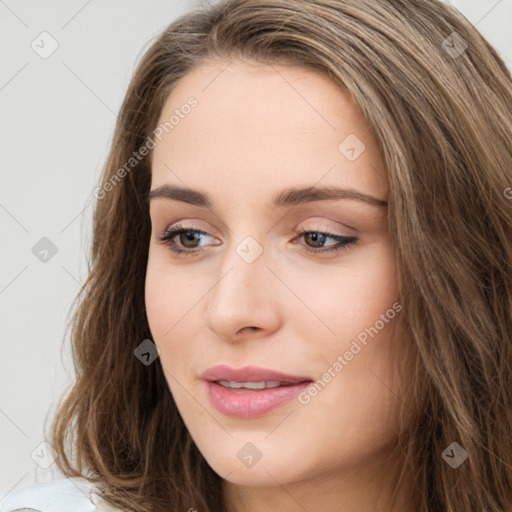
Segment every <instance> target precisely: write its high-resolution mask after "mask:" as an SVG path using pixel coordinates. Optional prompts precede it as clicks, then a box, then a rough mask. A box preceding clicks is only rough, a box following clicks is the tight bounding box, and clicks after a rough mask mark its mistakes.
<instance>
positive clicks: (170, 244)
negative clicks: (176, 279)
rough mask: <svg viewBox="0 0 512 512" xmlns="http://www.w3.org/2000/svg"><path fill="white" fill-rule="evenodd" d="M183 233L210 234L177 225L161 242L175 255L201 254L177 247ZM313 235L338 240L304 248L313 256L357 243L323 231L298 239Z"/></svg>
mask: <svg viewBox="0 0 512 512" xmlns="http://www.w3.org/2000/svg"><path fill="white" fill-rule="evenodd" d="M181 233H197V234H201V235H207V236H210V235H208V233H206V232H204V231H201V230H199V229H192V228H187V227H185V226H182V225H181V224H177V225H176V226H175V227H174V228H173V229H170V230H168V231H165V232H164V234H163V235H162V236H161V237H159V239H160V241H161V242H162V243H164V244H165V245H167V246H168V248H169V250H170V251H172V252H173V253H175V254H181V255H184V256H191V255H194V254H198V253H199V252H201V249H180V248H179V247H177V244H176V242H174V241H173V238H175V237H176V236H177V235H180V234H181ZM312 233H319V234H321V235H325V236H326V237H327V238H333V239H334V240H337V241H338V243H337V244H335V245H334V246H332V247H331V248H329V249H314V248H310V247H304V250H305V251H306V252H309V253H313V254H322V253H330V252H338V251H342V250H348V249H349V248H350V247H351V246H352V245H354V244H355V243H356V242H357V238H356V237H353V236H343V235H336V234H334V233H325V232H323V231H305V230H302V231H298V232H296V234H297V237H298V238H300V237H301V236H303V235H306V234H312Z"/></svg>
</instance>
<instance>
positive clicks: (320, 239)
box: [297, 230, 357, 254]
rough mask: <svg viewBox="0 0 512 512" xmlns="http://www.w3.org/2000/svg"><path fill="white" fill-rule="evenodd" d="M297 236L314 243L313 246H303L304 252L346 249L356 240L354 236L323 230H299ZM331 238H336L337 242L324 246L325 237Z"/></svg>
mask: <svg viewBox="0 0 512 512" xmlns="http://www.w3.org/2000/svg"><path fill="white" fill-rule="evenodd" d="M297 235H298V238H299V239H300V238H302V237H303V238H304V240H307V241H309V242H312V243H313V244H314V246H313V248H311V247H310V246H306V247H304V250H305V251H306V252H311V253H314V254H315V253H317V254H318V253H327V252H338V251H341V250H347V249H348V248H349V247H351V246H352V245H354V244H355V243H356V242H357V238H356V237H355V236H345V235H339V234H335V233H325V232H323V231H305V230H301V231H299V232H298V233H297ZM329 238H331V239H332V240H336V242H337V243H335V244H332V245H331V246H328V248H325V246H324V244H325V241H326V240H327V239H329Z"/></svg>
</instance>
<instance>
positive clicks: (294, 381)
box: [201, 365, 312, 418]
mask: <svg viewBox="0 0 512 512" xmlns="http://www.w3.org/2000/svg"><path fill="white" fill-rule="evenodd" d="M201 378H202V379H204V380H205V381H206V382H205V383H206V390H207V395H208V398H209V400H210V402H211V404H212V405H213V406H214V407H215V408H216V409H217V410H218V411H219V412H221V413H222V414H225V415H227V416H232V417H237V418H252V417H256V416H262V415H264V414H266V413H267V412H269V411H271V410H272V409H274V408H276V407H278V406H279V405H282V404H284V403H285V402H287V401H289V400H291V399H292V398H294V397H295V396H297V394H299V393H300V392H301V391H302V390H303V389H304V388H306V387H307V386H308V385H309V384H310V383H311V382H312V379H311V377H304V376H296V375H289V374H284V373H281V372H276V371H273V370H268V369H265V368H257V367H254V366H245V367H243V368H239V369H235V368H230V367H229V366H225V365H219V366H214V367H212V368H209V369H208V370H206V371H205V372H204V373H203V374H202V375H201ZM218 381H235V382H261V381H274V382H275V381H278V382H280V383H281V385H280V386H279V387H274V388H266V389H257V390H254V389H247V388H239V389H231V388H229V387H225V386H223V385H221V384H219V383H218Z"/></svg>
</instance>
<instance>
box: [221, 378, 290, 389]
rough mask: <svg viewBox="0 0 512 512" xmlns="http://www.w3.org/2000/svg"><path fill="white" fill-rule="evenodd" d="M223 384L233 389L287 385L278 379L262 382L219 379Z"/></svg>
mask: <svg viewBox="0 0 512 512" xmlns="http://www.w3.org/2000/svg"><path fill="white" fill-rule="evenodd" d="M217 382H218V383H219V384H220V385H221V386H224V387H225V388H232V389H240V388H246V389H268V388H278V387H279V386H281V385H286V384H285V383H281V382H280V381H278V380H265V381H261V382H236V381H234V380H218V381H217Z"/></svg>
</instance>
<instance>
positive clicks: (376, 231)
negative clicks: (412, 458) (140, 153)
mask: <svg viewBox="0 0 512 512" xmlns="http://www.w3.org/2000/svg"><path fill="white" fill-rule="evenodd" d="M226 66H227V67H226ZM190 96H194V97H195V98H196V99H197V101H198V104H197V106H196V107H195V108H194V109H193V110H191V112H190V113H189V114H188V115H187V116H185V117H184V118H182V119H180V121H179V123H178V124H176V125H175V126H174V128H173V129H172V131H169V133H168V134H165V135H164V136H163V137H162V140H161V142H159V143H158V144H157V146H156V147H155V149H154V150H153V155H152V181H151V190H152V191H155V190H156V189H158V188H159V187H162V186H164V185H176V186H181V187H185V188H190V189H193V190H197V191H200V192H202V193H204V194H206V195H208V197H209V199H210V201H211V205H210V206H209V207H207V208H205V207H200V206H197V205H192V204H188V203H185V202H181V201H178V200H175V199H170V198H168V197H155V198H153V199H151V201H150V216H151V223H152V235H151V241H150V247H149V257H148V265H147V276H146V291H145V294H146V297H145V299H146V307H147V315H148V321H149V325H150V328H151V333H152V335H153V339H154V342H155V343H156V345H157V346H158V348H159V350H160V362H161V364H162V367H163V369H164V372H165V376H166V379H167V382H168V385H169V388H170V391H171V393H172V395H173V397H174V400H175V402H176V404H177V406H178V409H179V412H180V414H181V416H182V418H183V420H184V422H185V424H186V426H187V428H188V430H189V432H190V434H191V436H192V438H193V439H194V441H195V443H196V445H197V446H198V448H199V450H200V451H201V453H202V455H203V456H204V458H205V459H206V461H207V462H208V464H209V465H210V466H211V467H212V468H213V469H214V470H215V472H216V473H218V474H219V475H220V476H221V477H223V478H224V487H223V490H224V493H225V497H226V502H227V504H228V508H229V510H230V512H234V511H241V510H243V511H247V512H252V511H258V512H262V511H263V512H264V511H267V510H269V511H270V510H280V511H285V512H286V511H296V510H307V511H310V512H313V511H320V510H322V511H331V510H336V511H342V512H343V511H349V510H351V511H352V510H358V511H360V512H365V511H370V510H372V511H385V510H386V511H389V510H390V508H389V498H390V493H391V484H392V476H393V474H394V473H393V472H394V471H396V470H397V469H398V468H399V464H400V461H395V460H394V459H393V460H392V459H390V458H389V451H390V450H391V449H392V448H393V447H394V445H395V443H396V438H397V434H398V432H399V429H400V425H399V419H398V411H399V407H400V405H401V401H402V400H403V398H402V397H401V396H400V395H397V392H396V391H395V390H394V389H396V385H395V384H394V382H395V381H394V380H393V365H392V356H393V350H394V348H395V349H396V344H395V343H396V342H395V340H394V339H393V337H392V336H391V329H392V327H391V326H392V324H393V320H390V321H389V322H386V323H385V324H384V327H383V328H380V329H379V330H378V334H377V335H375V336H374V337H373V338H370V337H369V338H368V343H367V345H365V346H363V345H361V344H360V345H361V346H362V347H363V348H362V350H361V351H360V352H358V353H357V355H355V356H354V357H353V358H351V360H349V361H347V360H346V358H345V359H344V360H345V362H346V363H347V364H346V365H344V367H343V369H342V371H338V372H337V373H336V372H334V374H335V377H332V378H331V380H330V382H328V383H327V384H326V385H325V387H324V388H323V389H322V390H321V391H320V392H318V394H317V395H316V396H314V397H311V399H310V401H308V403H301V402H300V401H299V400H298V399H293V400H291V401H289V402H287V403H285V404H284V405H282V406H280V407H277V408H276V409H274V410H272V411H270V412H268V413H267V414H264V415H262V416H259V417H256V418H236V417H229V416H226V415H224V414H222V413H221V412H219V411H218V410H217V409H215V408H214V407H213V406H212V404H211V403H210V401H209V400H208V397H207V396H206V392H205V386H204V384H205V383H204V381H203V380H202V379H200V378H199V375H200V374H201V373H202V372H203V371H205V370H206V369H207V368H209V367H211V366H213V365H216V364H226V365H228V366H231V367H234V368H240V367H243V366H245V365H253V366H259V367H264V368H270V369H273V370H276V371H280V372H284V373H288V374H292V375H307V376H312V378H313V380H315V381H316V380H317V379H321V378H322V375H324V374H325V372H326V371H327V369H328V368H332V367H333V364H334V363H335V362H336V361H337V358H338V356H339V355H342V356H343V354H345V353H346V351H347V350H349V349H350V346H351V343H352V342H353V341H354V340H355V339H356V337H357V336H358V335H360V333H362V332H363V331H365V329H366V328H369V327H371V326H375V325H376V321H377V320H379V318H382V317H381V315H383V314H386V312H387V311H388V310H389V309H390V308H392V305H393V304H394V303H396V302H399V297H398V292H397V278H396V268H395V262H394V257H393V253H392V248H391V244H390V240H389V235H388V230H387V208H386V206H385V205H382V204H380V205H375V204H370V203H368V202H365V201H362V200H358V199H354V198H341V199H336V200H321V201H313V202H308V203H305V204H296V205H293V206H284V207H277V208H273V207H271V206H270V202H271V199H272V198H273V196H274V194H277V193H279V192H281V191H282V190H283V189H286V188H290V187H297V188H302V187H310V186H316V187H330V186H335V187H341V188H344V189H350V190H352V191H357V192H359V193H362V194H367V195H369V196H372V197H373V198H376V199H377V200H378V201H382V202H385V201H387V199H388V192H389V191H388V183H387V176H386V175H387V172H386V169H385V164H384V162H383V159H382V156H381V154H380V152H379V149H378V146H377V143H376V140H375V139H374V137H373V136H372V134H371V132H370V131H369V125H368V123H367V121H366V119H365V118H364V116H363V114H362V112H361V111H360V109H359V108H357V107H356V106H355V104H354V103H353V102H352V101H351V100H350V97H349V96H348V95H347V94H346V93H345V92H344V91H342V90H341V89H340V88H339V87H337V86H336V85H335V84H334V83H331V82H330V81H329V80H328V79H327V78H325V77H323V76H321V75H319V74H316V73H314V72H312V71H309V70H306V69H302V68H298V67H285V66H278V65H275V64H274V65H272V66H270V65H262V64H259V65H256V64H254V63H252V64H249V63H247V62H241V61H227V60H220V59H219V60H215V61H211V62H209V63H208V65H203V66H200V67H199V68H197V69H195V70H193V71H191V72H189V73H188V74H187V75H186V76H185V77H184V78H183V79H181V80H180V81H179V82H178V84H177V86H176V88H175V89H173V91H172V93H171V94H170V96H169V98H168V99H167V102H166V104H165V106H164V108H163V111H162V113H161V116H160V122H164V121H165V120H168V119H169V118H170V116H171V115H172V113H173V112H174V110H175V109H177V108H180V106H182V105H183V104H185V103H186V102H187V99H188V98H189V97H190ZM349 134H355V135H356V136H357V138H358V139H359V140H360V141H362V142H363V143H364V145H365V150H364V151H363V152H362V153H361V154H360V155H359V156H358V157H357V158H356V159H354V160H353V161H350V160H349V159H348V158H347V157H346V155H345V154H342V152H340V150H339V149H338V146H339V144H340V143H341V142H342V141H343V140H344V139H345V138H346V137H347V136H348V135H349ZM178 222H179V223H180V224H182V225H184V226H185V227H186V228H188V229H189V230H191V229H194V230H199V231H202V232H205V233H206V235H205V234H200V233H199V234H196V240H195V241H194V239H193V238H189V239H188V240H187V237H186V236H184V235H181V236H180V235H177V236H175V237H174V238H173V240H174V243H175V244H176V245H177V246H178V248H180V249H182V250H188V251H189V252H194V250H195V251H196V253H195V254H190V255H187V256H185V255H182V254H174V253H173V252H172V251H171V249H170V248H169V246H168V245H167V244H166V243H164V242H162V241H161V240H160V237H161V236H162V235H163V234H164V232H165V231H166V230H168V229H169V228H173V226H174V227H175V226H176V224H177V223H178ZM302 229H303V230H305V231H308V232H310V233H329V234H335V235H343V236H346V237H355V238H356V239H357V240H356V242H355V243H354V244H351V245H349V246H347V247H346V248H341V249H340V250H339V251H333V252H327V253H323V254H322V253H318V254H314V253H312V252H311V253H310V252H307V249H308V248H309V249H310V250H312V251H314V250H315V248H316V249H322V248H324V249H325V248H331V247H334V246H335V245H336V244H337V240H336V239H332V238H331V237H329V236H328V237H327V238H324V239H323V244H322V240H320V242H319V241H318V238H316V243H315V238H313V237H311V236H309V237H308V236H307V235H301V236H298V235H297V232H298V230H302ZM246 237H253V239H254V240H255V241H257V244H258V245H259V247H261V249H262V252H261V254H259V256H257V257H256V259H255V260H254V261H252V262H250V263H248V262H247V261H246V260H244V259H243V258H242V257H241V256H240V254H239V253H237V251H236V249H237V246H239V244H241V242H242V241H244V239H246ZM317 237H318V235H317ZM250 247H251V249H250V250H251V251H254V250H255V249H254V247H255V246H250ZM397 314H400V313H397ZM349 357H350V356H349ZM332 373H333V372H332V371H331V376H332ZM248 442H250V443H253V445H255V446H256V447H257V449H258V450H259V451H260V452H261V454H262V456H261V459H260V460H259V461H258V462H257V463H256V464H255V465H253V466H252V467H246V465H244V464H242V463H241V461H240V459H239V458H238V457H237V453H238V451H239V450H240V449H241V448H242V447H243V446H244V445H245V444H246V443H248ZM238 491H240V492H238ZM399 504H400V506H399V507H398V508H397V509H396V510H401V511H402V512H407V511H409V510H410V511H412V510H414V508H413V506H412V504H411V495H410V489H409V488H407V487H404V488H403V489H402V490H401V494H400V496H399ZM191 506H193V504H191Z"/></svg>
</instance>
